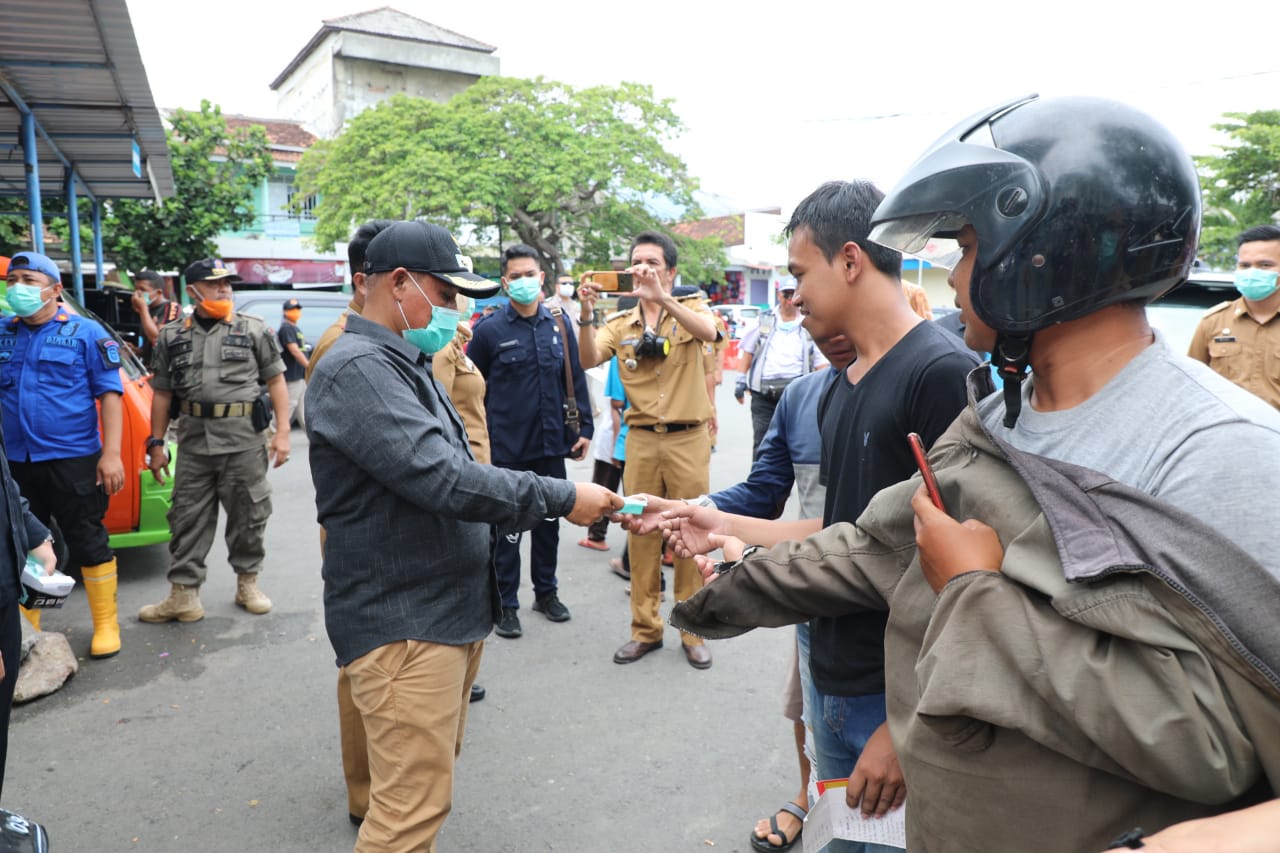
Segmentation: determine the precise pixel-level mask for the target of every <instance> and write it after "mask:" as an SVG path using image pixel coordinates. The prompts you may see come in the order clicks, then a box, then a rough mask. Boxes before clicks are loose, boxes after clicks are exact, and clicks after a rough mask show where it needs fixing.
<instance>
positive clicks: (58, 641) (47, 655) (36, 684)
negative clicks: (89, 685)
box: [13, 620, 80, 705]
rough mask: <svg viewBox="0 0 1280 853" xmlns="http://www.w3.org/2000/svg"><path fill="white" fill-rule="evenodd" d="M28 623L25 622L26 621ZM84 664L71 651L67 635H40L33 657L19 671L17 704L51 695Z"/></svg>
mask: <svg viewBox="0 0 1280 853" xmlns="http://www.w3.org/2000/svg"><path fill="white" fill-rule="evenodd" d="M24 621H25V620H24ZM79 668H80V665H79V664H78V663H77V662H76V656H75V654H73V653H72V651H71V644H70V643H68V642H67V636H66V635H65V634H60V633H58V632H56V631H41V632H40V633H38V634H36V642H35V645H34V646H33V647H32V649H31V654H29V655H27V659H26V660H24V661H23V662H22V666H21V668H20V669H19V670H18V683H17V686H16V687H15V688H14V691H13V703H14V704H15V705H21V704H22V703H23V702H30V701H31V700H32V699H38V698H40V697H41V696H47V695H49V694H50V693H52V692H54V691H55V690H57V689H58V688H59V687H61V686H62V685H63V684H64V683H66V680H67V679H68V678H70V677H71V676H73V675H75V673H76V670H78V669H79Z"/></svg>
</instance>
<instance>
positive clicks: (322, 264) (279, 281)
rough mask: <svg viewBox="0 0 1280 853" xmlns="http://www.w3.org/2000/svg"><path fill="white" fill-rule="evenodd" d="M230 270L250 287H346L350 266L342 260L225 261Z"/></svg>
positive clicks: (256, 259)
mask: <svg viewBox="0 0 1280 853" xmlns="http://www.w3.org/2000/svg"><path fill="white" fill-rule="evenodd" d="M223 263H224V264H226V265H227V269H229V270H231V271H232V272H234V273H235V274H236V275H238V276H240V277H241V278H242V279H244V280H245V281H246V282H249V283H251V284H273V285H278V286H281V287H285V286H288V285H298V284H343V283H344V282H346V280H347V265H346V263H345V262H343V261H292V260H280V259H276V258H272V259H266V258H223Z"/></svg>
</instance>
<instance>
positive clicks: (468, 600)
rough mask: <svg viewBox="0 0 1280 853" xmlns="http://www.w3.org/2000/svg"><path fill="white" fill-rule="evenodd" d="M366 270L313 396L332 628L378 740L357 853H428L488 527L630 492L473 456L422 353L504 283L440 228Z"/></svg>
mask: <svg viewBox="0 0 1280 853" xmlns="http://www.w3.org/2000/svg"><path fill="white" fill-rule="evenodd" d="M364 271H365V273H366V276H367V277H366V301H365V310H364V315H363V316H356V315H354V314H353V315H352V316H350V317H348V319H347V326H346V330H345V332H344V333H343V334H342V335H341V336H340V337H339V338H338V340H337V341H336V342H335V343H334V344H333V347H332V348H331V349H330V350H329V353H328V354H327V355H326V356H325V358H324V360H323V361H321V362H320V364H319V365H318V366H317V368H316V370H315V372H314V373H313V374H312V377H311V383H310V385H309V387H308V390H307V402H306V406H307V411H308V416H307V435H308V437H309V438H310V442H311V476H312V479H313V480H314V482H315V485H316V509H317V514H318V516H319V522H320V524H321V525H323V527H324V529H325V531H326V533H327V539H326V542H325V547H324V583H325V590H324V605H325V626H326V628H327V630H328V633H329V640H330V642H331V643H332V644H333V648H334V651H335V652H336V654H337V663H338V665H339V666H341V667H345V668H346V671H347V673H348V676H349V678H350V682H351V694H352V699H353V701H354V703H355V706H356V708H357V710H358V711H359V712H360V716H361V719H362V720H363V723H364V726H365V732H366V734H367V736H368V742H369V767H370V774H371V790H370V801H369V811H368V813H367V814H366V815H365V820H364V823H363V825H362V826H361V828H360V837H359V840H358V841H357V842H356V850H357V851H358V853H367V851H375V850H377V851H382V850H393V849H394V850H407V849H413V850H434V849H435V837H436V835H437V833H438V832H439V830H440V827H441V826H442V825H443V823H444V820H445V818H446V817H447V816H448V814H449V810H450V808H451V807H452V796H453V763H454V758H455V755H456V754H457V752H458V751H459V749H460V747H461V741H462V733H463V728H464V725H465V723H466V712H467V700H468V698H469V693H470V690H471V683H472V681H473V680H474V679H475V675H476V671H477V669H478V668H479V665H480V656H481V652H482V648H483V642H484V638H485V636H486V635H487V634H488V633H489V631H490V629H491V628H492V627H493V622H494V619H495V617H496V615H497V613H498V597H497V587H496V583H495V577H494V572H493V567H492V565H491V562H490V556H489V555H490V537H491V535H493V533H494V532H496V533H498V534H506V533H510V532H515V531H521V530H529V529H531V528H533V527H535V526H536V525H538V524H540V523H541V522H542V520H543V519H545V518H554V517H558V516H566V517H567V518H568V519H569V520H570V521H572V522H574V523H575V524H580V525H585V524H588V523H590V522H592V521H594V520H595V519H597V518H599V517H600V516H602V515H604V514H606V513H608V512H611V511H612V510H613V509H615V508H617V507H619V506H621V503H622V501H621V498H619V497H618V496H617V495H616V494H614V493H613V492H610V491H608V490H607V489H605V488H604V487H603V486H598V485H595V484H593V483H572V482H568V481H566V480H559V479H553V478H547V477H539V476H536V475H534V474H532V473H529V472H519V471H508V470H503V469H500V468H494V467H492V466H489V465H482V464H479V463H477V462H476V461H475V459H474V457H473V456H472V455H471V450H470V448H469V446H468V443H467V435H466V430H465V428H464V427H463V424H462V420H461V418H459V416H458V413H457V412H456V411H455V410H454V407H453V405H452V403H450V402H449V398H448V396H446V395H445V393H444V391H443V390H442V389H441V388H440V386H439V385H438V384H437V383H436V381H435V379H434V378H433V377H432V373H431V359H430V356H431V354H432V353H433V352H434V351H435V350H436V349H439V348H440V347H442V346H444V345H445V344H447V343H448V342H449V341H450V340H452V338H453V335H454V330H455V327H456V325H457V312H456V311H455V310H454V309H453V306H454V300H455V298H456V296H457V294H458V292H463V293H465V294H467V295H471V296H477V297H484V296H490V295H492V294H493V293H494V292H496V290H497V287H496V285H493V284H491V283H490V282H488V281H487V280H485V279H483V278H481V277H480V276H477V275H473V274H472V273H469V272H467V271H466V270H465V268H464V267H463V264H462V262H461V260H460V255H459V252H458V248H457V245H456V244H455V243H454V241H453V238H452V237H451V236H450V235H449V233H448V232H447V231H446V230H445V229H443V228H440V227H438V226H434V225H427V224H425V223H421V222H400V223H396V224H395V225H393V226H391V227H389V228H387V229H386V230H384V231H382V232H381V233H379V234H378V235H377V236H376V237H375V238H374V239H373V240H372V242H370V244H369V248H368V251H367V254H366V260H365V270H364ZM406 708H412V711H413V712H412V713H411V714H409V713H405V709H406Z"/></svg>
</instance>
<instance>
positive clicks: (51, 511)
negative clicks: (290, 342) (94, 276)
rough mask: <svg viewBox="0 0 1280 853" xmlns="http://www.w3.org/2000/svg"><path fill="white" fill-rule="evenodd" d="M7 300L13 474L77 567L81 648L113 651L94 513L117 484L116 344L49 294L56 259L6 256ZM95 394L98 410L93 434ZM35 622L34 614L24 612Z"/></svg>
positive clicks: (109, 585) (4, 384)
mask: <svg viewBox="0 0 1280 853" xmlns="http://www.w3.org/2000/svg"><path fill="white" fill-rule="evenodd" d="M7 278H8V281H9V292H8V298H9V306H10V307H11V308H12V309H13V311H14V312H15V313H16V314H17V315H18V316H17V317H14V318H12V319H9V320H7V321H5V323H4V324H3V326H0V401H2V403H3V411H4V440H5V445H6V447H7V450H8V455H9V464H10V468H11V469H12V471H13V479H14V480H15V481H16V482H17V484H18V487H19V488H20V489H21V490H22V494H23V496H24V497H25V498H26V499H27V500H28V501H30V502H31V511H32V512H33V513H34V514H35V516H36V517H37V518H39V519H40V521H41V522H42V523H44V524H45V525H48V524H49V520H50V517H52V518H54V519H56V520H57V522H58V527H59V528H60V529H61V530H62V535H63V537H65V539H66V541H67V546H68V548H70V550H71V558H72V560H74V561H75V562H76V564H77V565H79V566H80V567H81V572H82V574H83V578H84V588H85V594H86V596H87V597H88V599H89V611H90V613H92V615H93V641H92V643H91V645H90V650H89V651H90V655H91V656H92V657H95V658H101V657H110V656H112V655H114V654H115V653H116V652H118V651H120V623H119V622H118V621H117V617H116V559H115V555H114V554H112V552H111V546H110V545H109V544H108V542H107V529H106V527H105V526H104V525H103V523H102V517H103V515H105V514H106V511H107V502H108V500H109V498H110V496H111V495H113V494H115V493H116V492H118V491H120V489H122V488H123V487H124V465H123V463H122V462H121V460H120V440H121V428H122V427H121V418H122V415H121V402H120V395H121V393H122V390H123V389H122V386H121V384H120V350H119V347H118V345H117V344H116V341H115V339H114V338H113V337H111V336H110V335H109V334H107V332H106V330H105V329H103V328H102V327H101V326H100V325H98V324H97V323H95V322H94V321H93V320H90V319H88V318H86V317H80V316H77V315H75V314H73V313H71V312H70V311H68V310H67V308H66V306H65V305H62V304H61V303H60V302H59V301H58V298H59V296H60V295H61V294H62V279H61V274H60V273H59V271H58V267H57V265H55V264H54V263H53V261H51V260H50V259H49V258H47V257H45V256H44V255H41V254H37V253H36V252H19V253H18V254H16V255H14V256H13V260H12V261H10V263H9V274H8V276H7ZM95 401H97V402H98V403H99V404H100V406H101V410H102V435H101V438H99V434H98V411H97V408H96V407H95V406H94V402H95ZM27 614H28V617H29V618H31V621H32V624H33V625H35V626H36V628H39V616H38V612H36V611H27Z"/></svg>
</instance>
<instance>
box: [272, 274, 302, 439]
mask: <svg viewBox="0 0 1280 853" xmlns="http://www.w3.org/2000/svg"><path fill="white" fill-rule="evenodd" d="M301 318H302V305H301V303H299V302H298V300H296V299H286V300H285V301H284V319H282V320H281V321H280V330H279V331H278V332H276V337H277V338H278V339H279V340H280V356H281V357H282V358H283V359H284V384H285V387H286V388H287V389H289V423H290V424H293V423H294V422H297V424H298V426H299V427H302V428H305V427H306V421H305V420H304V417H303V411H302V394H303V392H304V391H306V390H307V380H306V376H307V353H306V350H307V346H306V340H305V338H304V337H303V335H302V329H300V328H298V320H299V319H301Z"/></svg>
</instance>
